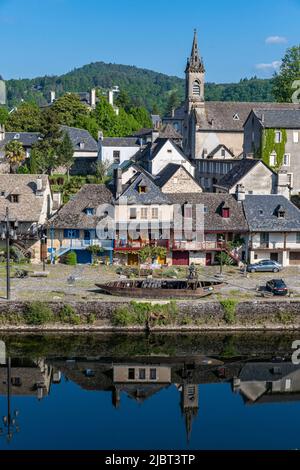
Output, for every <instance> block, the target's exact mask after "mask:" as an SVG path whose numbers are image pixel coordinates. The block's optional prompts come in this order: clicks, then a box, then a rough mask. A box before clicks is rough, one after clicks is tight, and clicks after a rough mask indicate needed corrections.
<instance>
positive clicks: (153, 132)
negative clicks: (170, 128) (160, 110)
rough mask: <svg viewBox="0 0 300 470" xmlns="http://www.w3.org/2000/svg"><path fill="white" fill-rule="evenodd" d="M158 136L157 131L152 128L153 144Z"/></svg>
mask: <svg viewBox="0 0 300 470" xmlns="http://www.w3.org/2000/svg"><path fill="white" fill-rule="evenodd" d="M158 138H159V131H157V130H153V131H152V133H151V142H152V144H154V142H155V141H156V140H157V139H158Z"/></svg>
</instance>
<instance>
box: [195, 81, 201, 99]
mask: <svg viewBox="0 0 300 470" xmlns="http://www.w3.org/2000/svg"><path fill="white" fill-rule="evenodd" d="M200 93H201V90H200V83H199V82H198V80H196V81H195V82H194V83H193V95H197V96H200Z"/></svg>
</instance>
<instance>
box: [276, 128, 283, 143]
mask: <svg viewBox="0 0 300 470" xmlns="http://www.w3.org/2000/svg"><path fill="white" fill-rule="evenodd" d="M281 139H282V134H281V131H276V132H275V144H280V143H281Z"/></svg>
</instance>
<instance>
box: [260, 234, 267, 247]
mask: <svg viewBox="0 0 300 470" xmlns="http://www.w3.org/2000/svg"><path fill="white" fill-rule="evenodd" d="M260 244H261V245H262V246H265V247H266V248H268V246H269V233H268V232H262V233H261V234H260Z"/></svg>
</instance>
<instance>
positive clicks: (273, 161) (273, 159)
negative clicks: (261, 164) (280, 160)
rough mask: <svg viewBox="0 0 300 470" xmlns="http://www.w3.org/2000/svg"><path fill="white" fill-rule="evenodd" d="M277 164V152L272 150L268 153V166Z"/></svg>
mask: <svg viewBox="0 0 300 470" xmlns="http://www.w3.org/2000/svg"><path fill="white" fill-rule="evenodd" d="M276 164H277V154H276V153H275V152H274V153H271V155H270V166H276Z"/></svg>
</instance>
